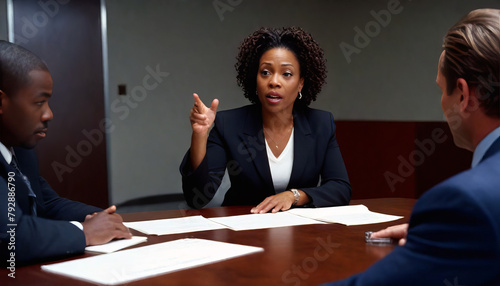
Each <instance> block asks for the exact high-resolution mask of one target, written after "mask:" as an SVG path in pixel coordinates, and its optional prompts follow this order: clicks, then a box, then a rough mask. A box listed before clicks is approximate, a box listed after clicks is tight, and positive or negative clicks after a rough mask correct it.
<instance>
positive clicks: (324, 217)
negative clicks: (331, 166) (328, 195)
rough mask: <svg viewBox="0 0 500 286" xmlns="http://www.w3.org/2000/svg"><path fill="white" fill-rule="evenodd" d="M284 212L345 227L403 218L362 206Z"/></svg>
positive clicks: (297, 209) (300, 209)
mask: <svg viewBox="0 0 500 286" xmlns="http://www.w3.org/2000/svg"><path fill="white" fill-rule="evenodd" d="M286 212H288V213H290V214H294V215H298V216H302V217H307V218H310V219H315V220H319V221H324V222H331V223H341V224H345V225H362V224H372V223H381V222H388V221H393V220H397V219H400V218H403V217H402V216H395V215H387V214H382V213H376V212H372V211H370V210H368V208H367V207H366V206H364V205H352V206H340V207H325V208H296V209H291V210H288V211H286Z"/></svg>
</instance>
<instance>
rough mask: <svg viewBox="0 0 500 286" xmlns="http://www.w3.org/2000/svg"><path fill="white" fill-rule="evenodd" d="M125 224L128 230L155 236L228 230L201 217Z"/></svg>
mask: <svg viewBox="0 0 500 286" xmlns="http://www.w3.org/2000/svg"><path fill="white" fill-rule="evenodd" d="M123 224H124V225H125V226H126V227H128V228H133V229H135V230H138V231H140V232H142V233H145V234H154V235H166V234H175V233H187V232H195V231H204V230H213V229H221V228H227V227H225V226H223V225H220V224H217V223H214V222H212V221H210V220H208V219H206V218H204V217H202V216H201V215H198V216H187V217H181V218H168V219H157V220H145V221H137V222H124V223H123Z"/></svg>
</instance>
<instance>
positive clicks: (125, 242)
mask: <svg viewBox="0 0 500 286" xmlns="http://www.w3.org/2000/svg"><path fill="white" fill-rule="evenodd" d="M146 240H148V238H147V237H145V236H132V238H131V239H118V240H112V241H110V242H108V243H106V244H101V245H92V246H87V247H85V251H90V252H100V253H111V252H115V251H118V250H120V249H123V248H126V247H129V246H132V245H136V244H139V243H142V242H145V241H146Z"/></svg>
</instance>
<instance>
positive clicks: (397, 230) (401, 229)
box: [371, 223, 408, 245]
mask: <svg viewBox="0 0 500 286" xmlns="http://www.w3.org/2000/svg"><path fill="white" fill-rule="evenodd" d="M407 233H408V224H407V223H404V224H399V225H394V226H390V227H388V228H386V229H383V230H379V231H377V232H374V233H372V236H371V237H372V238H383V237H389V238H394V239H399V245H404V244H405V243H406V234H407Z"/></svg>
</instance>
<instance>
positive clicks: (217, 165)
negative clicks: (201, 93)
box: [180, 27, 351, 213]
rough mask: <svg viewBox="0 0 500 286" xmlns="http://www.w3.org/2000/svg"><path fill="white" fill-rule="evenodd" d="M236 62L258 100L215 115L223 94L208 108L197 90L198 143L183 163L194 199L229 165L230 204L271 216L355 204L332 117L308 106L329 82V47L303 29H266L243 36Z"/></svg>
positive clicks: (209, 191)
mask: <svg viewBox="0 0 500 286" xmlns="http://www.w3.org/2000/svg"><path fill="white" fill-rule="evenodd" d="M237 60H238V61H237V63H236V65H235V67H236V70H237V72H238V75H237V80H238V84H239V85H240V86H241V87H242V88H243V92H244V95H245V97H246V98H248V99H249V100H250V102H252V104H251V105H247V106H244V107H241V108H237V109H233V110H227V111H221V112H219V113H217V116H216V111H217V106H218V104H219V101H218V100H217V99H214V100H213V101H212V104H211V106H210V107H207V106H205V104H203V102H202V101H201V100H200V98H199V97H198V95H197V94H194V95H193V96H194V101H195V104H194V106H193V108H192V109H191V112H190V120H191V126H192V129H193V133H192V137H191V148H190V149H189V150H188V152H187V153H186V156H185V157H184V160H183V161H182V163H181V166H180V171H181V174H182V188H183V192H184V196H185V198H186V201H187V203H188V204H189V205H190V206H191V207H194V208H202V207H203V206H205V205H206V204H207V203H208V202H209V201H210V200H211V199H212V198H213V196H214V195H215V192H216V191H217V189H218V187H219V185H220V183H221V181H222V177H223V176H224V173H225V170H226V169H227V171H228V173H229V178H230V181H231V187H230V189H229V190H228V191H227V193H226V195H225V198H224V201H223V205H225V206H226V205H253V206H255V207H254V208H252V210H251V212H252V213H265V212H268V211H272V212H277V211H280V210H288V209H289V208H290V207H292V206H316V207H323V206H336V205H346V204H348V203H349V200H350V198H351V186H350V184H349V180H348V177H347V171H346V169H345V165H344V161H343V159H342V155H341V154H340V150H339V146H338V144H337V140H336V137H335V124H334V121H333V116H332V114H331V113H329V112H326V111H321V110H316V109H311V108H309V107H308V105H309V104H310V103H311V102H312V101H314V100H316V96H317V94H318V93H319V92H320V91H321V87H322V86H323V84H324V82H325V78H326V64H325V59H324V57H323V50H322V49H321V48H320V47H319V46H318V44H317V43H316V42H315V41H314V40H313V38H312V37H311V35H310V34H308V33H306V32H305V31H303V30H302V29H300V28H294V27H291V28H283V29H269V28H261V29H259V30H258V31H256V32H254V33H253V34H252V35H250V36H249V37H247V38H246V39H245V40H244V41H243V43H242V44H241V46H240V49H239V54H238V57H237ZM213 123H215V125H214V127H213V129H212V130H210V128H211V127H212V124H213Z"/></svg>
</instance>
